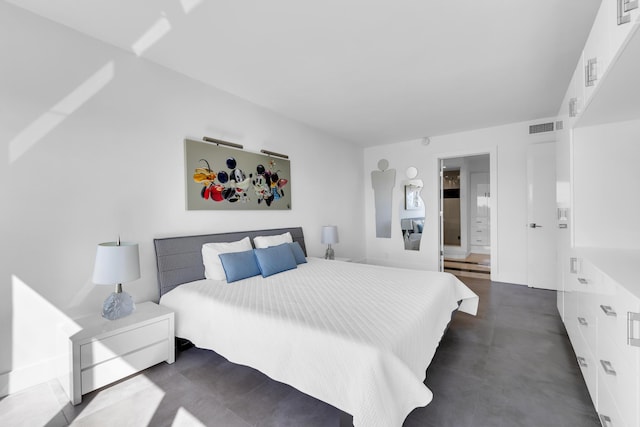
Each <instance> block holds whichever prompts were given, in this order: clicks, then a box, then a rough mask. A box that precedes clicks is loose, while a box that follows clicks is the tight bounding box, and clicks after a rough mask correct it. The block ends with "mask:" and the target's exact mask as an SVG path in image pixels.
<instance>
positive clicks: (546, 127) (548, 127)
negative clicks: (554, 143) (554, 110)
mask: <svg viewBox="0 0 640 427" xmlns="http://www.w3.org/2000/svg"><path fill="white" fill-rule="evenodd" d="M552 131H553V122H549V123H540V124H538V125H531V126H529V135H532V134H534V133H542V132H552Z"/></svg>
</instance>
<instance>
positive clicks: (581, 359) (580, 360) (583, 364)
mask: <svg viewBox="0 0 640 427" xmlns="http://www.w3.org/2000/svg"><path fill="white" fill-rule="evenodd" d="M578 365H580V367H581V368H588V367H589V364H588V363H587V359H585V358H584V357H580V356H578Z"/></svg>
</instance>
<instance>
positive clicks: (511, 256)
mask: <svg viewBox="0 0 640 427" xmlns="http://www.w3.org/2000/svg"><path fill="white" fill-rule="evenodd" d="M541 121H543V120H537V121H536V123H539V122H541ZM530 124H532V123H529V122H522V123H514V124H510V125H505V126H498V127H492V128H487V129H479V130H475V131H470V132H462V133H456V134H450V135H444V136H438V137H431V143H430V144H429V145H428V146H424V145H422V144H421V140H414V141H406V142H401V143H396V144H390V145H384V146H377V147H370V148H367V149H365V152H364V179H365V204H366V207H367V210H366V216H365V221H366V247H367V260H368V261H370V262H376V263H380V264H385V265H394V266H402V267H411V268H417V269H425V270H437V269H438V268H439V266H438V252H439V241H440V240H439V239H440V238H439V234H438V233H439V232H438V227H439V225H438V221H439V220H438V203H439V190H438V182H439V178H438V176H439V165H438V159H439V158H447V157H456V156H465V155H473V154H481V153H490V154H491V168H492V169H494V170H493V171H492V173H493V174H495V176H496V177H497V179H495V180H494V179H493V177H494V175H492V182H491V189H492V190H491V193H492V195H493V196H494V197H492V203H496V204H497V209H496V210H497V212H494V213H492V220H494V219H495V220H497V227H494V223H492V230H491V232H492V236H491V238H492V242H494V243H495V244H494V245H492V279H493V280H496V281H501V282H510V283H516V284H526V277H527V274H526V273H527V272H526V266H527V259H526V236H527V234H526V222H527V204H526V203H527V202H526V147H527V145H528V144H530V143H533V142H542V141H551V140H554V139H555V138H554V135H553V133H551V134H549V133H546V134H537V135H529V134H528V132H529V125H530ZM381 158H386V159H387V160H389V167H390V168H394V169H396V171H397V179H396V187H395V189H394V198H396V200H398V198H401V197H402V185H401V181H402V179H404V176H405V170H406V169H407V168H408V167H409V166H415V167H416V168H418V178H421V179H422V180H423V181H424V184H425V187H424V189H423V191H422V198H423V199H424V201H425V205H426V219H425V227H424V233H423V237H422V242H421V245H420V251H405V250H404V249H403V245H402V233H401V230H400V223H399V220H397V218H398V217H397V212H394V215H395V216H394V218H393V228H392V236H391V239H381V238H376V237H375V213H374V209H373V190H372V189H371V178H370V173H371V171H372V170H374V169H376V167H377V163H378V160H380V159H381ZM396 205H397V203H396V202H395V200H394V206H396ZM396 223H397V224H396Z"/></svg>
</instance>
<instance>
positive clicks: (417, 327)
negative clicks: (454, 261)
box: [154, 227, 478, 427]
mask: <svg viewBox="0 0 640 427" xmlns="http://www.w3.org/2000/svg"><path fill="white" fill-rule="evenodd" d="M287 232H288V233H290V234H291V236H292V239H293V241H294V242H297V244H298V245H299V246H300V248H301V249H302V251H303V252H304V254H305V255H306V249H305V244H304V235H303V233H302V229H301V228H300V227H296V228H286V229H271V230H258V231H249V232H237V233H223V234H212V235H201V236H187V237H172V238H165V239H155V241H154V243H155V248H156V256H157V265H158V282H159V287H160V304H161V305H164V306H166V307H168V308H170V309H172V310H173V311H174V312H175V316H176V321H175V322H176V324H175V330H176V336H178V337H181V338H185V339H188V340H190V341H191V342H192V343H193V344H194V345H195V346H197V347H199V348H206V349H211V350H213V351H215V352H217V353H218V354H220V355H222V356H224V357H225V358H227V359H228V360H230V361H231V362H234V363H238V364H242V365H247V366H251V367H253V368H255V369H258V370H260V371H261V372H263V373H265V374H266V375H268V376H269V377H271V378H273V379H275V380H277V381H281V382H284V383H287V384H289V385H291V386H293V387H295V388H297V389H298V390H300V391H302V392H304V393H306V394H308V395H310V396H313V397H315V398H317V399H320V400H322V401H325V402H327V403H329V404H331V405H333V406H335V407H336V408H338V409H340V410H342V411H344V412H346V413H349V414H351V415H352V416H353V424H354V425H355V426H385V427H388V426H401V425H402V423H403V421H404V419H405V418H406V416H407V415H408V414H409V412H411V411H412V410H413V409H414V408H416V407H420V406H425V405H427V404H428V403H429V402H430V401H431V399H432V397H433V395H432V393H431V391H430V390H429V389H428V388H427V387H426V386H425V384H424V379H425V375H426V369H427V367H428V366H429V363H430V362H431V360H432V358H433V356H434V354H435V351H436V348H437V346H438V343H439V342H440V339H441V337H442V335H443V333H444V331H445V329H446V327H447V325H448V323H449V321H450V319H451V313H452V311H455V310H456V309H457V310H461V311H464V312H467V313H469V314H474V315H475V314H476V311H477V305H478V297H477V295H475V294H474V293H473V292H472V291H471V290H470V289H468V288H467V287H466V286H465V285H464V284H463V283H462V282H460V281H459V280H458V279H457V278H455V276H453V275H450V274H448V273H438V272H428V271H417V270H406V269H398V268H390V267H380V266H373V265H365V264H357V263H348V262H341V261H328V260H325V259H320V258H312V257H309V258H306V259H305V260H306V262H304V263H301V264H299V265H297V266H296V268H293V269H290V270H287V271H283V272H280V273H277V274H273V275H271V276H269V277H262V276H261V275H257V276H253V277H248V278H245V279H241V280H238V281H235V282H233V283H227V281H226V280H210V279H205V272H204V267H203V259H202V258H203V256H202V251H201V250H202V245H203V244H205V243H208V242H233V241H237V240H240V239H242V238H244V237H246V236H248V237H250V239H251V240H252V241H253V239H254V238H255V237H256V236H277V235H282V234H283V233H287Z"/></svg>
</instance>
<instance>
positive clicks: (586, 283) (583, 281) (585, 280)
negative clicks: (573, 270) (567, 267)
mask: <svg viewBox="0 0 640 427" xmlns="http://www.w3.org/2000/svg"><path fill="white" fill-rule="evenodd" d="M578 282H580V283H582V284H583V285H588V284H589V281H588V280H587V279H585V278H584V277H578Z"/></svg>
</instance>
